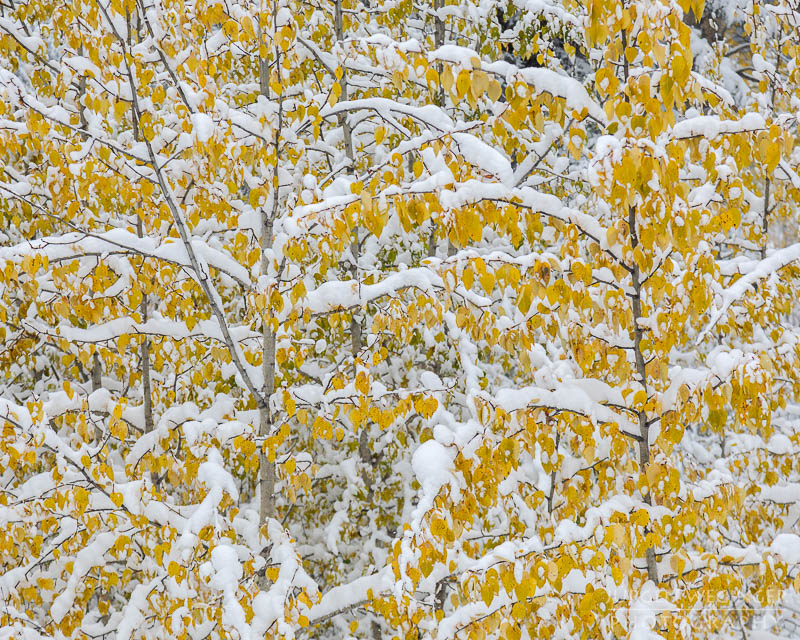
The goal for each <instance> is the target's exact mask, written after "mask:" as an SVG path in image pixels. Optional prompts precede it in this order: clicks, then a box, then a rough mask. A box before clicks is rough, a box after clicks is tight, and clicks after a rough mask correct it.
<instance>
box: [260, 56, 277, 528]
mask: <svg viewBox="0 0 800 640" xmlns="http://www.w3.org/2000/svg"><path fill="white" fill-rule="evenodd" d="M275 66H276V68H279V67H280V54H278V57H277V58H276V61H275ZM258 71H259V73H258V75H259V85H260V89H261V95H263V96H264V97H266V98H267V99H269V98H270V88H269V63H268V62H267V60H263V59H262V60H260V61H259V69H258ZM282 121H283V101H282V99H281V96H278V126H277V127H276V129H275V139H274V144H275V158H276V165H275V173H274V175H273V197H272V210H271V211H270V210H268V209H267V208H266V207H264V208H262V210H261V273H262V274H264V275H266V274H268V273H269V268H270V265H269V256H270V255H271V252H270V249H271V248H272V225H273V221H274V219H275V214H276V213H277V208H278V203H279V197H280V193H279V190H280V186H279V184H278V166H277V158H278V155H279V154H280V136H281V126H282ZM265 313H266V312H265ZM261 346H262V360H263V364H262V371H263V375H264V384H263V387H262V397H263V399H264V404H263V406H262V407H261V409H260V411H259V428H258V434H259V436H260V438H261V439H262V442H263V441H264V439H265V438H267V437H268V436H269V435H270V433H271V431H272V424H273V418H272V409H271V406H270V401H271V399H272V394H273V393H274V392H275V332H274V331H273V330H272V326H271V323H270V321H269V320H268V319H267V318H266V317H264V318H262V322H261ZM259 488H260V497H261V499H260V504H259V512H260V517H261V523H262V526H263V525H264V524H266V523H267V522H268V521H269V520H270V519H271V518H274V517H275V462H274V461H270V460H269V458H268V453H267V452H266V451H264V450H262V452H261V460H260V475H259Z"/></svg>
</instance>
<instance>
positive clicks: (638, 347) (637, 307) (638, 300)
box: [628, 207, 658, 583]
mask: <svg viewBox="0 0 800 640" xmlns="http://www.w3.org/2000/svg"><path fill="white" fill-rule="evenodd" d="M628 226H629V228H630V233H631V247H632V248H634V249H635V248H636V247H637V246H638V245H639V238H638V235H637V231H636V209H635V208H634V207H630V208H629V209H628ZM639 275H640V274H639V267H638V265H637V264H636V263H635V262H634V264H633V269H632V272H631V280H632V285H633V295H632V296H631V307H632V309H633V352H634V357H635V359H636V372H637V373H638V374H639V380H640V382H641V384H642V388H643V389H644V392H645V394H646V395H647V396H649V390H648V387H647V367H646V364H645V361H644V354H643V353H642V339H643V337H644V336H643V332H642V328H641V327H640V326H639V320H640V319H641V318H642V293H641V291H642V285H641V281H640V278H639ZM637 413H638V416H639V438H640V440H639V472H640V473H646V471H647V465H648V464H649V463H650V423H649V420H648V417H647V411H645V410H644V409H641V410H639V411H637ZM644 501H645V502H646V503H647V504H649V505H652V504H653V498H652V495H651V492H650V487H649V486H648V488H647V494H646V495H645V496H644ZM645 556H646V560H647V576H648V577H649V578H650V580H652V581H653V582H656V583H657V582H658V565H657V563H656V552H655V549H654V548H653V547H648V548H647V551H646V552H645Z"/></svg>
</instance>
